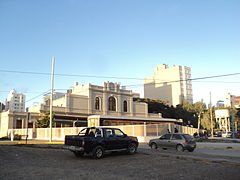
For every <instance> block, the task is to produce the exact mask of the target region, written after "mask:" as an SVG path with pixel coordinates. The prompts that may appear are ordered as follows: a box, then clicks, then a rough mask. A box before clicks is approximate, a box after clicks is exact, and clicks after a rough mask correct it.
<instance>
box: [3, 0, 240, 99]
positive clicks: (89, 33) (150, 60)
mask: <svg viewBox="0 0 240 180" xmlns="http://www.w3.org/2000/svg"><path fill="white" fill-rule="evenodd" d="M239 9H240V1H239V0H201V1H200V0H199V1H197V0H196V1H192V0H168V1H167V0H118V1H117V0H101V1H99V0H68V1H66V0H51V1H49V0H34V1H32V0H21V1H19V0H0V62H1V63H0V101H2V102H3V101H4V100H5V98H6V96H7V94H8V91H10V90H11V89H16V90H17V91H18V92H22V93H25V94H26V96H27V99H31V98H32V97H35V96H37V95H39V94H41V93H42V92H45V91H47V90H48V89H50V76H47V75H35V74H18V73H7V72H4V71H1V70H10V71H24V72H25V71H31V72H44V73H50V72H51V57H52V56H55V59H56V64H55V73H62V74H79V75H95V76H107V77H108V76H109V77H112V76H116V77H133V78H140V79H141V78H142V79H143V78H145V77H149V76H151V75H152V73H153V70H154V68H155V66H156V65H158V64H162V63H165V64H168V65H169V66H173V65H181V66H188V67H190V68H191V69H192V78H196V77H205V76H213V75H221V74H229V73H238V72H240V69H239V67H240V43H239V42H240V23H239V18H240V11H239ZM108 80H109V81H113V82H120V83H121V84H122V85H138V86H129V87H127V88H128V89H132V90H134V91H137V92H140V93H141V95H142V96H143V90H142V86H139V84H143V81H140V80H127V79H111V78H86V77H63V76H56V78H55V88H56V89H68V88H70V87H71V86H73V83H74V81H78V82H79V83H80V84H86V83H92V84H96V85H102V84H103V82H104V81H108ZM239 90H240V81H239V75H238V76H229V77H225V78H216V79H209V80H204V81H203V80H202V81H201V82H193V96H194V101H199V100H201V99H204V101H205V102H208V101H209V92H210V91H211V92H212V96H213V97H212V98H213V101H216V100H219V99H223V98H224V96H225V94H226V93H228V92H229V93H232V94H234V95H240V92H239ZM36 101H37V102H38V101H41V98H37V99H34V100H33V101H31V102H28V104H32V103H33V102H36Z"/></svg>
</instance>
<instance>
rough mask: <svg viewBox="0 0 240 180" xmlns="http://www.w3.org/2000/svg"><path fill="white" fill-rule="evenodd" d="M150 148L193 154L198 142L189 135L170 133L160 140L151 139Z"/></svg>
mask: <svg viewBox="0 0 240 180" xmlns="http://www.w3.org/2000/svg"><path fill="white" fill-rule="evenodd" d="M149 146H150V147H151V148H152V149H157V148H163V149H164V148H165V149H166V148H167V149H168V148H175V149H176V150H177V151H184V150H188V151H189V152H193V151H194V149H195V148H196V142H195V141H194V138H193V137H192V136H191V135H189V134H180V133H168V134H164V135H163V136H161V137H160V138H158V139H151V140H150V141H149Z"/></svg>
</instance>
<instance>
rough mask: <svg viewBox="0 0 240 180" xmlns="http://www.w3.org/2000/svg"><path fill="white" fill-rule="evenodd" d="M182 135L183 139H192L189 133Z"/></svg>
mask: <svg viewBox="0 0 240 180" xmlns="http://www.w3.org/2000/svg"><path fill="white" fill-rule="evenodd" d="M183 137H184V138H185V139H193V137H192V136H191V135H189V134H184V135H183Z"/></svg>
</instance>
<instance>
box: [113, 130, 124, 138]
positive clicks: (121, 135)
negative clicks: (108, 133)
mask: <svg viewBox="0 0 240 180" xmlns="http://www.w3.org/2000/svg"><path fill="white" fill-rule="evenodd" d="M115 136H117V137H123V136H124V133H123V132H122V131H121V130H119V129H115Z"/></svg>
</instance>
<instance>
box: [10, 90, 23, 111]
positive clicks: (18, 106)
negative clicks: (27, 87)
mask: <svg viewBox="0 0 240 180" xmlns="http://www.w3.org/2000/svg"><path fill="white" fill-rule="evenodd" d="M25 99H26V97H25V95H24V94H21V93H20V94H19V93H17V92H16V90H11V91H10V92H9V94H8V97H7V99H6V107H5V110H6V111H8V110H10V111H16V112H25Z"/></svg>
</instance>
